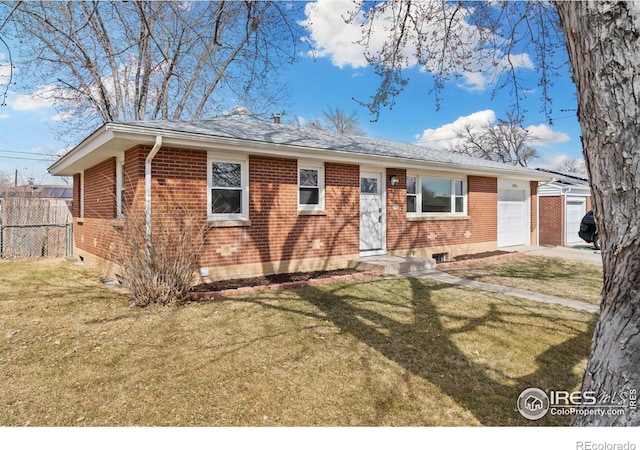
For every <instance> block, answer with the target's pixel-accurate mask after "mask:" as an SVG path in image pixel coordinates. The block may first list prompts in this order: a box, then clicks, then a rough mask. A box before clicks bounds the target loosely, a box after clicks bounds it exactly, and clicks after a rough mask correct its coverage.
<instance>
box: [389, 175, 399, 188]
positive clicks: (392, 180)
mask: <svg viewBox="0 0 640 450" xmlns="http://www.w3.org/2000/svg"><path fill="white" fill-rule="evenodd" d="M389 183H391V186H397V185H399V184H400V177H399V176H398V175H389Z"/></svg>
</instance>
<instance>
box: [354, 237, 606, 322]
mask: <svg viewBox="0 0 640 450" xmlns="http://www.w3.org/2000/svg"><path fill="white" fill-rule="evenodd" d="M500 250H506V251H510V252H518V253H527V254H530V255H539V256H549V257H556V258H565V259H568V260H572V261H580V262H586V263H592V264H602V256H601V254H600V252H596V251H595V249H594V248H593V247H592V246H587V245H580V246H575V247H536V246H524V245H523V246H517V247H506V248H501V249H500ZM352 267H355V268H358V269H360V270H374V269H375V270H381V271H383V273H387V274H389V273H393V274H398V275H401V276H405V277H412V278H428V279H432V280H436V281H439V282H442V283H448V284H453V285H458V286H464V287H468V288H472V289H479V290H483V291H488V292H495V293H499V294H505V295H511V296H514V297H520V298H525V299H527V300H534V301H537V302H542V303H553V304H557V305H564V306H568V307H570V308H575V309H579V310H583V311H589V312H592V313H599V312H600V306H597V305H593V304H591V303H587V302H583V301H579V300H571V299H567V298H562V297H555V296H553V295H547V294H541V293H538V292H533V291H528V290H525V289H518V288H510V287H506V286H500V285H497V284H491V283H484V282H481V281H472V280H467V279H464V278H459V277H456V276H453V275H450V274H448V273H445V272H442V271H441V270H438V269H436V268H435V261H433V260H431V259H430V258H414V257H404V256H395V255H383V256H373V257H364V258H359V259H358V260H355V261H353V265H352Z"/></svg>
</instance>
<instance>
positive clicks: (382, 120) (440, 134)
mask: <svg viewBox="0 0 640 450" xmlns="http://www.w3.org/2000/svg"><path fill="white" fill-rule="evenodd" d="M348 6H349V5H348V3H345V2H339V1H336V0H321V1H319V2H318V3H317V4H316V5H315V6H314V7H313V8H307V10H306V11H307V17H306V20H305V23H306V24H308V25H307V30H306V31H307V34H308V40H309V43H310V44H311V45H312V46H313V47H314V49H315V52H314V53H315V57H313V58H312V57H311V55H309V54H307V53H301V54H300V58H299V61H298V62H297V63H296V64H295V65H293V66H288V67H285V68H284V70H283V74H282V82H283V83H285V84H288V85H289V86H290V92H291V95H290V97H289V98H288V101H287V104H286V105H283V108H282V109H284V110H285V115H284V116H283V121H284V122H293V121H297V122H299V123H304V122H306V121H309V120H312V119H316V118H321V117H322V115H323V112H324V111H327V110H329V109H334V108H340V109H342V110H343V111H345V112H347V113H351V112H353V113H355V114H356V115H357V117H358V119H359V121H360V125H361V126H362V128H363V129H364V130H365V132H366V133H367V135H369V136H371V137H374V138H381V139H389V140H396V141H402V142H409V143H419V144H421V145H427V146H430V147H436V148H443V149H446V148H447V147H448V145H450V142H451V138H452V137H453V136H454V135H455V130H456V129H459V128H460V127H461V126H463V125H465V124H468V123H470V124H479V123H486V122H487V121H493V122H495V121H496V120H497V119H498V118H505V117H506V112H507V110H508V109H509V105H510V103H511V94H510V92H509V91H508V90H506V89H505V90H503V91H498V93H497V95H495V96H493V95H492V91H493V87H494V84H495V83H492V81H491V80H490V79H488V78H487V77H484V78H483V77H481V76H478V75H476V76H471V75H468V76H467V77H466V78H463V79H461V80H458V81H451V82H450V83H448V84H447V85H446V87H445V89H444V91H442V93H441V99H442V101H441V104H440V109H439V110H436V106H435V97H434V96H433V95H430V94H429V93H428V91H429V89H430V88H431V86H432V85H431V76H430V74H429V73H428V72H426V71H421V70H419V69H418V68H416V67H410V68H408V69H407V70H406V74H407V75H408V77H409V78H410V82H409V85H408V86H407V87H406V89H405V90H404V91H403V92H402V94H401V95H400V96H399V97H398V99H397V101H396V104H395V106H394V107H393V109H392V110H388V109H386V110H382V112H381V114H380V117H379V119H378V120H377V121H376V122H372V116H371V114H370V113H369V111H368V110H367V109H366V108H364V107H362V106H360V105H359V104H358V103H357V102H356V101H354V98H355V99H358V100H361V101H367V100H368V99H369V97H370V96H372V95H373V94H374V93H375V90H376V87H377V83H378V82H379V79H378V77H377V76H376V75H375V74H374V73H373V70H372V68H371V67H368V66H367V65H366V62H365V61H364V59H363V57H362V51H361V49H360V48H358V47H357V46H356V45H354V44H353V41H355V40H357V39H358V37H359V35H358V34H357V33H359V30H358V27H357V26H356V27H348V26H346V25H344V23H343V21H342V19H341V17H340V15H341V14H342V13H343V12H345V11H346V9H347V8H348ZM12 52H13V54H14V55H15V54H17V53H18V51H17V49H16V48H13V49H12ZM6 61H7V53H6V50H5V49H4V48H2V47H0V64H2V63H6ZM15 63H16V66H17V67H16V70H15V72H14V77H15V79H16V81H17V82H18V85H17V86H16V87H15V88H12V89H10V91H9V95H8V97H7V105H6V106H2V107H0V172H4V173H5V174H10V175H11V176H13V175H14V174H15V172H16V171H17V172H18V182H19V184H23V183H26V182H28V180H29V179H33V181H34V182H35V183H58V182H61V181H63V180H60V179H58V178H55V177H51V176H49V175H48V174H47V172H46V169H47V167H48V166H49V165H50V164H51V163H52V162H53V160H54V156H52V155H56V154H60V153H62V152H64V151H66V150H68V149H69V148H70V147H69V144H70V143H73V142H74V141H75V142H77V141H78V140H79V139H82V138H83V137H85V136H76V137H75V138H74V137H71V139H70V141H71V142H67V141H69V139H68V138H69V137H68V136H61V135H60V134H59V133H58V132H57V127H59V125H60V122H61V120H63V118H62V117H60V116H59V115H58V113H57V112H56V110H55V109H54V108H53V107H52V105H51V103H50V102H49V101H48V100H47V99H46V98H43V97H42V96H39V95H38V92H39V90H41V86H43V85H46V80H42V81H41V84H40V85H39V86H26V85H24V83H23V82H22V81H21V80H22V79H21V78H20V64H19V61H15ZM536 69H537V68H536V67H535V65H534V64H533V63H532V62H531V61H530V59H529V58H528V57H527V55H526V54H523V55H522V65H521V67H520V69H519V70H518V73H519V75H520V76H521V78H522V79H523V80H524V81H525V83H526V84H527V85H528V86H530V90H529V91H527V92H528V94H527V99H526V100H525V102H524V103H525V104H524V106H525V108H526V109H527V111H528V112H527V114H526V117H525V121H524V124H525V125H526V126H527V127H528V130H529V131H530V134H532V135H534V136H536V137H537V139H536V141H535V142H534V146H535V147H536V148H537V149H538V151H539V153H540V155H541V157H540V158H539V159H537V160H535V161H534V162H533V163H532V164H531V166H533V167H546V168H554V167H556V166H557V165H559V164H560V163H562V162H563V161H565V160H567V159H578V158H582V148H581V144H580V127H579V125H578V122H577V118H576V111H575V110H576V99H575V87H574V85H573V83H572V81H571V79H570V76H569V74H568V72H567V73H566V75H564V76H561V77H559V78H558V79H556V80H555V81H554V88H553V90H552V92H551V97H552V99H553V113H552V115H551V117H552V119H553V125H549V124H548V123H547V119H546V117H545V116H544V115H543V114H542V113H540V112H539V111H540V109H541V100H540V92H539V91H538V86H537V73H536ZM6 74H7V69H6V65H3V66H0V85H1V84H2V82H3V81H2V80H6V77H4V78H2V76H3V75H6ZM2 91H3V90H2ZM2 91H0V93H1V92H2ZM274 112H278V111H274ZM90 131H92V130H87V132H90Z"/></svg>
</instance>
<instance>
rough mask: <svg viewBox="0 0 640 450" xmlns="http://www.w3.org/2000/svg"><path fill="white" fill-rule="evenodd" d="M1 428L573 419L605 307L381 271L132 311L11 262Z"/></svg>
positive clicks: (3, 318) (1, 363)
mask: <svg viewBox="0 0 640 450" xmlns="http://www.w3.org/2000/svg"><path fill="white" fill-rule="evenodd" d="M0 292H1V293H2V295H1V296H0V328H1V330H2V332H1V333H2V335H0V426H24V425H31V426H133V425H136V426H153V425H158V426H160V425H162V426H476V425H492V426H497V425H512V426H520V425H523V426H525V425H566V424H568V422H569V419H568V418H567V417H554V416H550V415H547V416H545V417H544V418H543V419H540V420H538V421H535V422H531V421H528V420H526V419H524V418H523V417H521V416H520V414H519V413H518V412H517V410H516V400H517V398H518V395H519V394H520V392H522V390H524V389H525V388H528V387H539V388H542V389H566V390H573V389H577V387H578V386H579V383H580V380H581V376H582V372H583V369H584V365H585V361H586V356H587V354H588V351H589V346H590V341H591V335H592V332H593V326H594V322H595V320H596V318H595V316H594V315H592V314H589V313H586V312H582V311H574V310H571V309H568V308H565V307H560V306H554V305H548V304H538V303H534V302H530V301H525V300H520V299H515V298H510V297H506V296H500V295H496V294H489V293H484V292H476V291H472V290H468V289H464V288H460V287H453V286H449V285H444V284H439V283H436V282H434V281H428V280H416V279H409V278H402V277H377V278H370V279H363V280H358V281H352V282H345V283H339V284H330V285H322V286H309V287H304V288H299V289H293V290H286V291H262V292H255V293H253V294H250V295H242V296H236V297H227V298H224V299H222V300H220V299H216V300H212V301H203V302H198V303H189V304H186V305H183V306H179V307H172V308H160V307H154V308H149V309H136V308H129V307H128V304H129V301H128V299H127V297H126V296H125V295H124V294H123V293H122V292H121V291H120V290H118V289H117V288H109V287H105V286H102V285H101V284H100V283H99V282H98V277H97V275H96V274H95V273H92V272H89V271H87V270H85V269H83V268H82V267H78V266H74V265H71V264H69V263H67V262H65V261H63V260H53V261H52V260H38V261H33V260H32V261H11V262H7V261H0Z"/></svg>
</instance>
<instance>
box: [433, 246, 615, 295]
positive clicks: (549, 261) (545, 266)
mask: <svg viewBox="0 0 640 450" xmlns="http://www.w3.org/2000/svg"><path fill="white" fill-rule="evenodd" d="M442 270H443V271H444V272H447V273H450V274H451V275H455V276H457V277H460V278H466V279H468V280H474V281H482V282H485V283H493V284H498V285H501V286H507V287H512V288H519V289H526V290H529V291H533V292H540V293H542V294H547V295H554V296H556V297H563V298H568V299H572V300H581V301H583V302H588V303H591V304H594V305H599V304H600V293H601V291H602V284H603V278H602V277H603V275H602V265H601V264H590V263H582V262H575V261H568V260H566V259H562V258H553V257H546V256H531V255H518V256H509V257H508V258H503V259H498V260H487V261H482V260H479V261H474V262H470V263H469V264H468V265H460V266H449V267H446V266H445V267H444V268H443V269H442Z"/></svg>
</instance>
